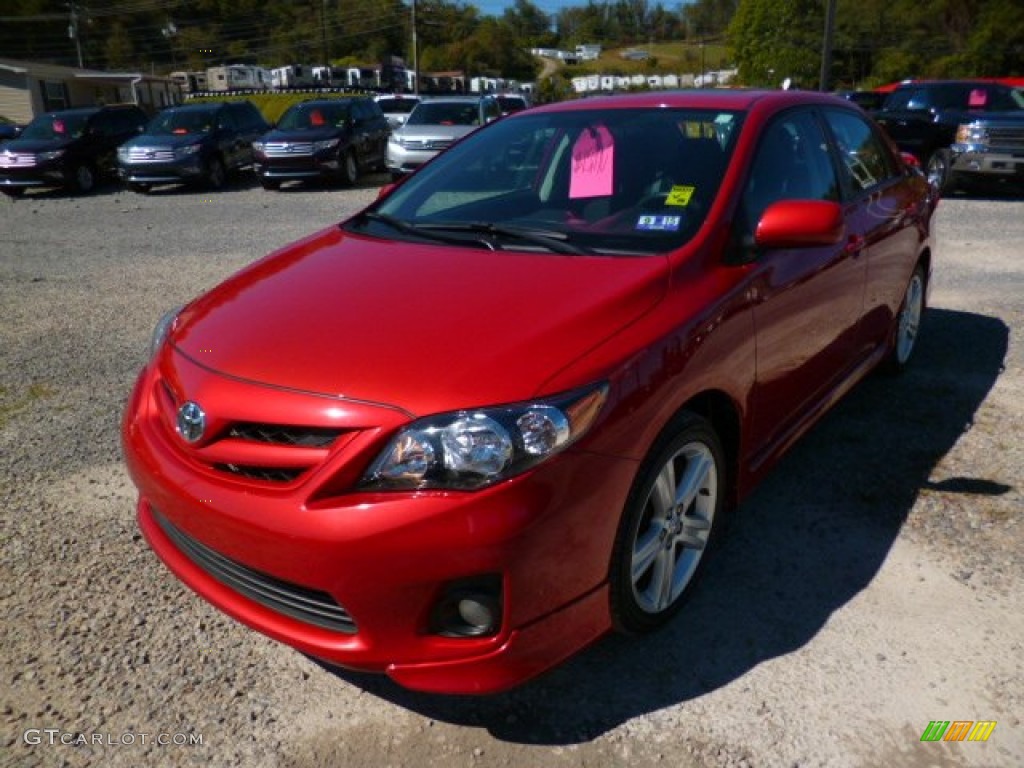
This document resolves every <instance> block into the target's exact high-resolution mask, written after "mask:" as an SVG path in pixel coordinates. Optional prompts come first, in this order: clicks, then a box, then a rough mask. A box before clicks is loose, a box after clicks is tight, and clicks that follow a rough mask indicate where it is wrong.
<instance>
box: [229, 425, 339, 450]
mask: <svg viewBox="0 0 1024 768" xmlns="http://www.w3.org/2000/svg"><path fill="white" fill-rule="evenodd" d="M339 434H340V430H337V429H330V428H327V427H289V426H282V425H280V424H234V425H233V426H232V427H231V429H230V430H228V437H234V438H238V439H239V440H253V441H255V442H257V443H275V444H277V445H300V446H302V447H303V448H327V447H328V446H329V445H330V444H331V443H333V442H334V440H335V438H337V437H338V435H339Z"/></svg>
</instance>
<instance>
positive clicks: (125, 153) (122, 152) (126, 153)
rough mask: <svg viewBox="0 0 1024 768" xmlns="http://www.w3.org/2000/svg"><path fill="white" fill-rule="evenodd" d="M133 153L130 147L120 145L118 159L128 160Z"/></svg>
mask: <svg viewBox="0 0 1024 768" xmlns="http://www.w3.org/2000/svg"><path fill="white" fill-rule="evenodd" d="M131 154H132V151H131V150H130V149H129V148H128V147H118V148H117V159H118V160H127V159H128V158H129V157H131Z"/></svg>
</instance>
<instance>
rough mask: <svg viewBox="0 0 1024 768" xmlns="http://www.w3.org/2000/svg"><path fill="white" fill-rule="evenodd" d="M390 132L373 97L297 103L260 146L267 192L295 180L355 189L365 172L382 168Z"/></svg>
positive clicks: (258, 152) (258, 169) (259, 170)
mask: <svg viewBox="0 0 1024 768" xmlns="http://www.w3.org/2000/svg"><path fill="white" fill-rule="evenodd" d="M390 132H391V129H390V126H389V125H388V121H387V118H386V117H385V116H384V113H383V112H382V111H381V109H380V107H379V106H377V104H376V103H375V102H374V101H373V100H372V99H369V98H364V97H358V98H345V99H319V100H315V101H304V102H301V103H299V104H294V105H293V106H291V107H289V109H288V111H287V112H285V113H284V114H283V115H281V119H280V120H279V121H278V123H277V128H275V129H274V130H273V131H271V132H270V133H268V134H267V135H266V136H264V137H263V138H262V139H260V141H258V142H257V143H256V145H255V147H254V149H255V154H256V166H255V167H256V175H257V176H259V178H260V183H261V184H263V188H264V189H277V188H279V187H280V186H281V183H282V182H285V181H296V180H298V181H305V180H326V181H341V182H343V183H344V184H349V185H351V184H354V183H355V182H356V180H357V179H358V178H359V175H360V174H361V173H364V172H367V171H374V170H383V168H384V157H385V152H386V150H387V145H388V135H389V134H390Z"/></svg>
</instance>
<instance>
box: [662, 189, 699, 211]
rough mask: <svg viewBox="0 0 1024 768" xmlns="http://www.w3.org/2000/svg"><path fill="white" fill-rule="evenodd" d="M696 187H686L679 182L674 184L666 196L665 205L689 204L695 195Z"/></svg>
mask: <svg viewBox="0 0 1024 768" xmlns="http://www.w3.org/2000/svg"><path fill="white" fill-rule="evenodd" d="M694 189H695V187H684V186H682V185H679V184H673V185H672V191H671V192H669V193H668V197H666V198H665V205H683V206H686V205H689V204H690V198H691V197H693V192H694Z"/></svg>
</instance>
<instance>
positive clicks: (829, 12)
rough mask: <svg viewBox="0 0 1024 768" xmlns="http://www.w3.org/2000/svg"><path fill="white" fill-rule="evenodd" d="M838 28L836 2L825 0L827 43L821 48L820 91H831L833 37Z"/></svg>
mask: <svg viewBox="0 0 1024 768" xmlns="http://www.w3.org/2000/svg"><path fill="white" fill-rule="evenodd" d="M835 28H836V0H825V42H824V44H823V45H822V48H821V76H820V77H819V78H818V90H819V91H827V90H829V87H828V84H829V80H831V74H832V36H833V33H834V32H835Z"/></svg>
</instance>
